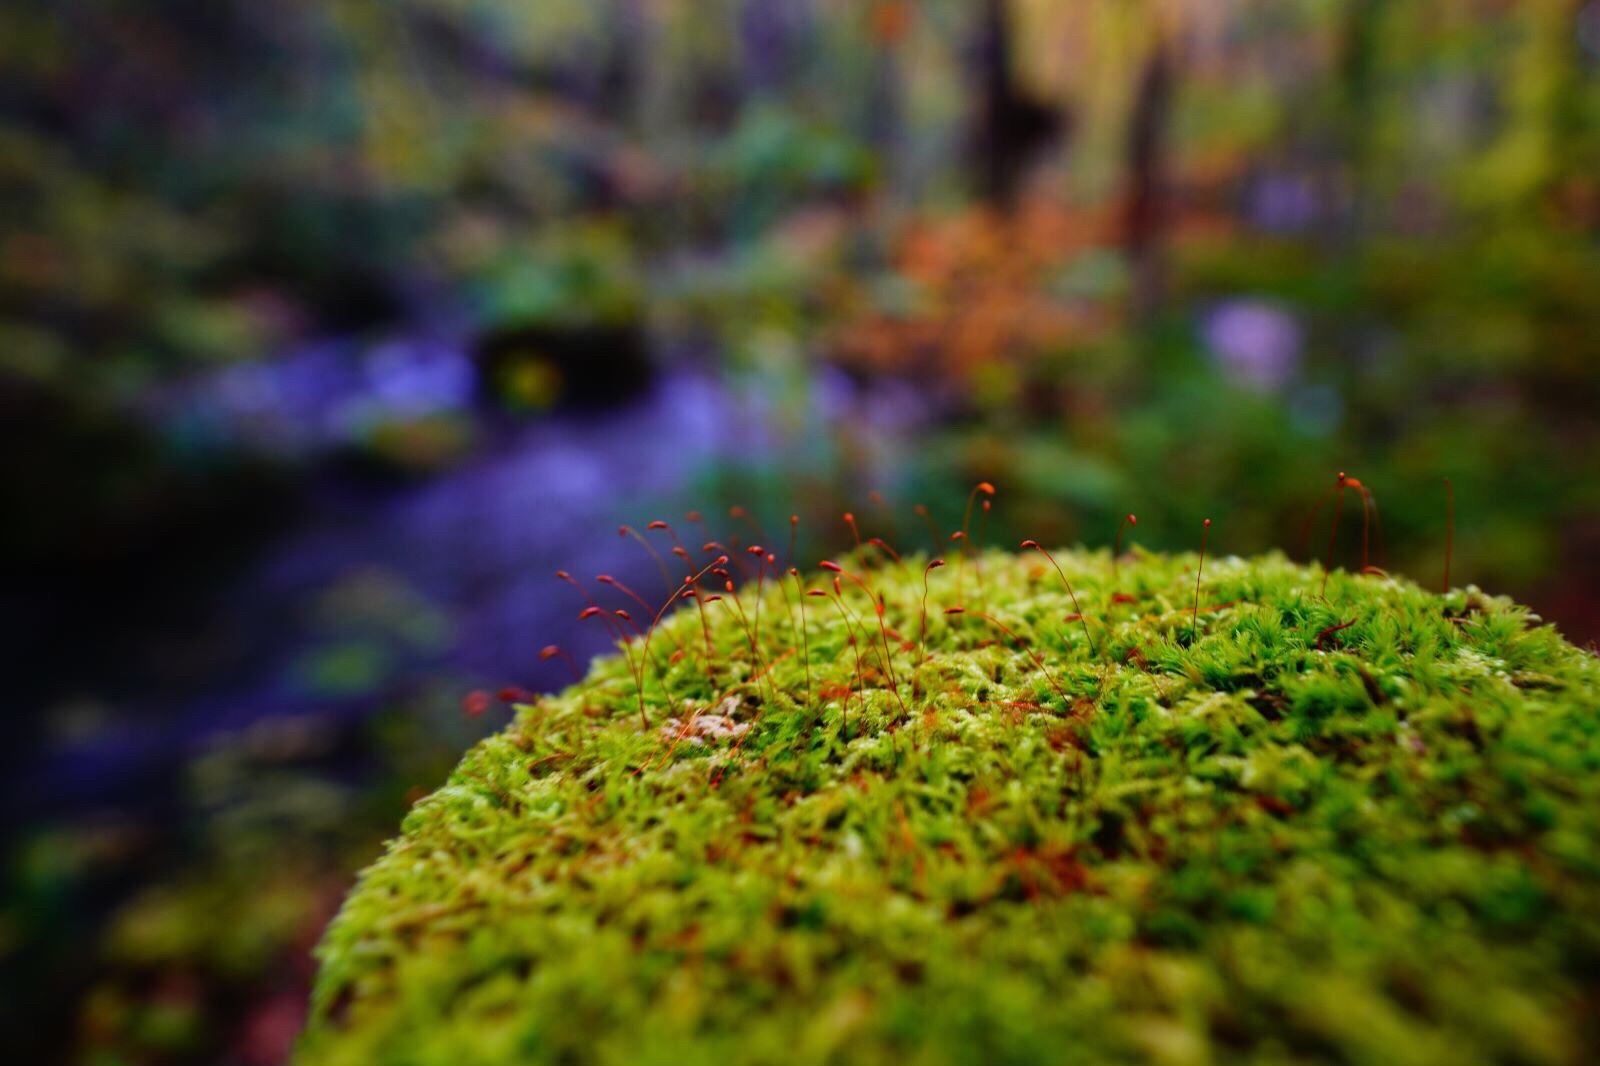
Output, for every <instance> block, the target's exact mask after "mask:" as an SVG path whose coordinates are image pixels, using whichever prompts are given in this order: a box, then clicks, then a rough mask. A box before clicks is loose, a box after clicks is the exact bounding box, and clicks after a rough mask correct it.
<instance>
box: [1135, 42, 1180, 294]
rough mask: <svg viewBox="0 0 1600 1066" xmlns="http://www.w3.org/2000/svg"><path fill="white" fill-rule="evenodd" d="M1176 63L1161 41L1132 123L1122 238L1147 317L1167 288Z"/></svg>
mask: <svg viewBox="0 0 1600 1066" xmlns="http://www.w3.org/2000/svg"><path fill="white" fill-rule="evenodd" d="M1172 95H1173V58H1172V51H1171V47H1170V46H1169V45H1168V44H1167V39H1166V37H1165V36H1158V37H1157V38H1156V39H1155V43H1154V44H1153V45H1152V47H1151V49H1150V55H1149V56H1148V57H1147V58H1146V59H1145V63H1144V69H1143V71H1142V72H1141V73H1140V75H1139V89H1138V92H1137V93H1136V94H1135V97H1134V102H1133V112H1132V114H1131V116H1130V117H1129V120H1128V140H1127V167H1128V171H1127V182H1126V188H1127V200H1126V204H1125V208H1124V215H1123V234H1124V238H1123V239H1124V241H1125V244H1126V248H1127V252H1128V260H1129V263H1130V264H1131V266H1132V268H1133V277H1134V297H1133V298H1134V308H1135V310H1136V311H1137V312H1138V313H1139V314H1148V313H1150V312H1152V311H1155V310H1156V309H1157V308H1159V307H1160V305H1161V300H1162V296H1163V294H1164V289H1165V286H1166V276H1165V275H1166V263H1165V259H1166V256H1165V246H1166V226H1167V194H1168V189H1167V181H1168V175H1167V125H1168V121H1169V118H1170V115H1171V112H1172Z"/></svg>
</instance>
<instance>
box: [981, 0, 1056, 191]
mask: <svg viewBox="0 0 1600 1066" xmlns="http://www.w3.org/2000/svg"><path fill="white" fill-rule="evenodd" d="M1011 34H1012V24H1011V13H1010V8H1009V6H1008V5H1007V3H1006V0H985V2H984V6H983V14H982V21H981V23H980V25H979V28H978V48H977V67H978V101H979V102H978V109H977V113H976V122H977V128H976V130H975V131H974V136H973V138H972V143H973V147H974V150H975V152H976V154H977V159H976V164H977V166H976V170H977V180H978V187H979V189H980V190H981V192H982V195H983V198H984V199H985V200H987V201H988V202H989V203H991V204H993V205H994V206H996V207H1001V208H1007V207H1010V206H1011V204H1012V203H1013V202H1014V201H1015V200H1016V194H1017V189H1018V187H1019V186H1020V185H1021V182H1022V178H1023V177H1024V176H1025V175H1026V173H1027V168H1028V164H1029V162H1030V161H1031V160H1032V159H1033V158H1034V156H1035V155H1036V154H1037V153H1038V151H1039V149H1041V148H1042V147H1044V146H1045V145H1046V144H1048V143H1049V142H1050V141H1051V140H1052V139H1053V138H1054V137H1055V135H1056V133H1057V132H1058V130H1059V129H1060V125H1061V120H1060V116H1059V115H1057V113H1056V112H1055V110H1054V109H1052V108H1050V107H1048V106H1046V105H1044V104H1041V103H1039V102H1038V101H1035V100H1032V99H1029V98H1028V97H1027V96H1026V95H1025V94H1024V93H1023V92H1022V91H1021V90H1020V89H1019V88H1018V87H1017V78H1016V71H1015V66H1016V63H1015V59H1014V57H1013V53H1012V42H1011Z"/></svg>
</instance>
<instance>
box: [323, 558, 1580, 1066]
mask: <svg viewBox="0 0 1600 1066" xmlns="http://www.w3.org/2000/svg"><path fill="white" fill-rule="evenodd" d="M869 561H870V562H871V563H872V569H870V570H869V569H867V567H866V563H867V562H869ZM1060 561H1061V564H1062V567H1063V569H1064V570H1065V573H1066V576H1067V577H1069V578H1070V579H1071V580H1072V582H1073V585H1074V587H1075V589H1076V592H1077V595H1078V602H1079V603H1080V604H1081V605H1082V607H1083V609H1084V611H1085V613H1086V617H1087V623H1085V621H1084V620H1081V619H1078V618H1075V617H1073V616H1074V615H1075V613H1076V612H1075V608H1074V606H1073V602H1072V600H1071V599H1070V598H1069V597H1068V595H1067V592H1066V590H1065V589H1064V588H1063V585H1062V581H1061V579H1060V578H1059V577H1058V575H1057V573H1056V572H1055V571H1054V570H1053V569H1052V568H1051V567H1050V565H1049V564H1048V563H1047V562H1046V560H1045V559H1044V558H1043V557H1042V556H1040V555H1038V554H1026V555H1022V556H1012V555H1005V554H1001V553H993V554H989V555H986V556H984V557H983V559H982V565H981V566H979V565H977V564H976V563H975V562H974V561H972V560H969V561H967V562H966V564H965V565H964V566H962V565H958V564H957V562H956V561H955V560H954V559H952V560H951V562H950V565H949V566H947V567H946V568H944V569H943V570H936V571H934V572H933V573H932V574H931V576H930V587H931V593H930V596H929V601H928V602H929V606H928V610H927V636H926V656H925V658H924V662H923V665H922V666H921V667H920V668H914V664H915V663H916V661H917V660H918V658H919V651H918V639H917V635H918V633H919V629H920V622H919V619H920V617H921V612H920V609H919V602H920V598H921V595H922V588H923V584H922V582H923V569H922V563H921V561H919V560H914V559H907V560H906V562H905V565H904V566H903V567H899V566H895V565H894V564H892V563H890V562H888V561H883V560H880V559H879V558H878V557H877V556H874V557H873V558H872V559H871V560H862V559H853V560H846V561H845V565H846V566H847V567H848V568H850V569H851V570H852V571H853V572H854V573H856V574H857V575H859V576H860V577H862V578H863V579H864V580H865V581H866V582H867V583H868V584H869V585H871V586H872V587H873V589H874V590H875V591H876V592H877V593H879V594H880V595H881V596H882V598H883V602H884V604H885V613H884V622H885V628H886V629H887V630H888V634H887V638H886V639H887V642H888V645H889V648H890V651H891V653H892V655H891V657H890V662H889V665H890V667H892V672H893V680H894V682H896V683H897V685H892V684H891V681H890V677H889V672H888V671H886V670H885V669H884V668H883V661H882V659H881V658H880V653H881V652H882V651H883V647H884V641H885V637H884V635H883V634H881V633H880V631H879V627H878V623H877V620H876V618H875V612H874V610H873V607H872V606H871V601H870V600H869V599H868V597H867V596H866V594H865V593H863V592H861V591H860V589H859V588H857V587H856V586H855V585H854V584H853V583H851V582H849V581H846V582H845V583H844V584H843V586H842V588H843V606H844V607H847V608H848V610H849V612H851V613H852V614H853V616H854V619H855V620H854V621H847V620H846V614H845V613H844V611H842V610H841V605H840V604H839V603H838V602H836V601H835V600H834V599H833V594H832V589H833V586H832V575H830V574H827V573H819V574H816V575H813V576H812V577H811V578H810V584H811V586H812V587H815V588H818V589H820V590H822V591H825V592H827V593H828V595H827V596H826V597H822V598H818V597H807V598H806V600H805V605H806V624H805V631H804V634H805V635H804V638H803V639H802V640H800V641H798V642H797V640H796V634H797V632H798V626H799V610H798V603H797V602H796V591H797V589H796V585H795V583H794V581H793V579H789V580H786V581H785V582H784V585H783V591H784V592H785V593H786V595H779V594H778V592H777V591H776V590H775V588H774V583H773V581H772V580H771V579H770V578H769V579H768V580H767V581H766V582H765V583H764V595H763V596H762V598H761V606H760V621H759V626H760V628H759V633H758V642H757V643H758V646H759V648H760V655H759V657H758V656H756V655H754V654H753V653H752V651H751V640H750V635H751V631H753V630H755V628H756V614H757V612H756V593H755V590H754V589H753V588H752V587H751V584H746V585H745V586H744V587H743V588H742V590H741V596H742V607H743V610H744V611H745V612H746V615H747V616H748V618H749V620H750V623H751V625H750V627H749V629H747V628H746V627H745V626H744V624H743V623H742V622H741V620H740V617H739V615H738V614H737V613H735V611H734V610H733V608H734V607H735V606H736V605H735V604H734V602H733V600H732V598H731V597H729V596H727V595H726V594H724V596H723V598H722V600H720V601H718V602H705V603H703V604H701V605H700V606H703V607H704V609H705V615H706V618H707V620H708V623H709V626H710V635H711V639H712V643H713V645H714V647H715V648H716V660H715V664H714V667H713V670H712V672H713V673H714V676H715V685H713V684H712V682H711V681H710V680H709V679H708V676H707V673H708V671H707V664H706V662H705V660H704V649H705V638H704V635H703V633H702V624H701V618H700V615H699V612H697V611H696V610H695V609H694V608H693V605H691V606H690V607H689V608H688V609H685V610H679V611H677V612H676V614H675V615H674V616H672V617H670V618H669V619H668V620H667V621H666V622H664V623H663V624H662V627H661V628H660V629H659V630H658V631H657V632H656V634H655V637H654V639H653V641H652V644H651V647H650V650H649V655H650V656H651V657H652V658H659V659H660V662H661V666H662V667H663V669H664V671H665V677H664V678H663V677H662V676H660V675H659V674H658V673H657V672H656V671H655V670H654V669H650V670H646V671H644V677H645V693H644V705H645V714H646V715H647V716H648V718H649V726H648V728H646V727H645V726H643V725H642V724H641V721H640V711H639V706H638V702H637V696H636V692H635V685H634V675H633V674H632V673H631V672H630V668H629V665H628V661H627V660H624V659H623V658H621V657H619V656H613V657H609V658H606V659H602V660H601V661H599V662H597V663H596V664H595V666H594V668H593V670H592V672H591V674H590V676H589V677H588V679H587V680H585V681H584V682H583V683H582V684H580V685H577V686H575V687H573V688H571V689H569V690H568V691H566V692H564V693H562V694H560V695H559V696H555V697H550V698H546V699H541V700H539V701H538V702H537V703H534V704H532V705H529V706H523V707H520V708H519V709H518V712H517V717H516V720H515V721H514V722H513V723H512V724H511V725H510V726H509V727H508V728H506V729H505V730H504V731H503V732H501V733H500V734H498V735H496V736H493V737H491V738H489V739H488V740H485V741H484V742H483V743H481V744H480V745H478V746H477V747H476V748H474V749H473V750H472V751H471V752H469V753H468V754H467V756H466V757H465V759H463V760H462V762H461V765H460V767H459V768H458V769H457V771H456V772H455V774H454V775H453V776H452V777H451V779H450V781H449V782H448V783H447V784H446V785H445V786H444V787H443V788H441V789H440V790H439V791H437V792H435V793H434V794H433V795H431V796H429V797H428V798H426V799H424V800H422V801H421V802H420V803H418V804H417V806H416V808H415V809H414V810H413V811H412V812H411V814H410V815H409V817H408V818H407V819H406V821H405V826H404V832H403V834H402V836H401V837H400V838H399V839H398V840H396V841H395V842H394V843H393V844H392V845H391V846H390V848H389V850H388V852H387V854H385V855H384V856H383V858H381V859H380V860H379V861H378V862H377V863H375V864H374V865H373V866H372V867H371V868H370V869H368V870H367V871H366V873H365V874H364V875H363V876H362V878H361V882H360V884H359V885H358V887H357V888H356V889H355V891H354V892H353V893H352V895H351V896H350V898H349V900H348V901H347V902H346V904H345V906H344V909H343V911H342V912H341V914H340V915H339V917H338V918H337V920H336V921H335V922H334V923H333V925H332V926H331V928H330V929H329V931H328V933H327V937H326V939H325V941H324V942H323V944H322V947H321V949H320V959H321V972H320V975H319V977H318V981H317V986H316V992H315V998H314V1004H313V1015H312V1019H311V1021H310V1024H309V1026H308V1029H307V1032H306V1034H305V1036H304V1038H303V1040H302V1043H301V1046H300V1051H299V1061H300V1062H302V1063H305V1064H316V1066H338V1064H344V1063H350V1064H366V1066H370V1064H374V1063H377V1064H388V1063H393V1064H402V1063H403V1064H413V1063H414V1064H418V1066H422V1064H438V1066H460V1064H463V1063H471V1064H475V1066H487V1064H499V1063H584V1064H591V1063H630V1064H637V1063H662V1064H685V1063H687V1064H693V1063H719V1064H721V1063H727V1064H733V1063H738V1064H747V1063H782V1064H803V1063H824V1062H864V1063H887V1062H904V1063H984V1064H994V1063H1013V1062H1014V1063H1075V1062H1106V1061H1115V1062H1150V1063H1265V1062H1293V1063H1324V1062H1329V1063H1332V1062H1339V1063H1346V1062H1347V1063H1449V1064H1458V1063H1464V1062H1475V1063H1476V1062H1516V1063H1594V1062H1600V1021H1597V1018H1596V1016H1597V1004H1600V776H1597V775H1596V769H1597V768H1600V699H1597V696H1600V668H1597V661H1596V659H1595V658H1594V657H1593V656H1592V655H1590V654H1588V653H1586V652H1584V651H1581V650H1579V649H1577V648H1574V647H1572V646H1571V645H1570V644H1568V643H1566V642H1565V641H1563V640H1562V639H1561V637H1560V636H1559V635H1558V634H1557V633H1556V632H1555V631H1554V630H1553V629H1551V628H1549V627H1547V626H1544V625H1541V624H1540V623H1539V620H1538V618H1536V617H1535V616H1533V615H1531V614H1530V613H1529V612H1528V611H1527V610H1525V609H1523V608H1521V607H1518V606H1516V605H1514V604H1512V603H1510V602H1508V601H1506V600H1503V599H1496V598H1492V597H1488V596H1485V595H1483V594H1481V593H1479V592H1478V591H1476V590H1474V589H1468V590H1456V591H1453V592H1451V593H1450V594H1449V595H1446V596H1439V595H1436V594H1432V593H1429V592H1425V591H1423V590H1422V589H1419V588H1418V587H1417V586H1415V585H1414V584H1411V583H1409V582H1406V581H1402V580H1398V579H1392V578H1387V577H1383V576H1381V575H1368V576H1355V575H1349V574H1345V573H1342V572H1341V573H1335V574H1333V575H1331V576H1330V578H1329V580H1328V581H1327V584H1326V590H1325V593H1324V590H1323V587H1322V586H1323V576H1322V571H1321V570H1319V569H1316V568H1304V567H1300V566H1297V565H1294V564H1292V563H1290V562H1288V561H1286V560H1285V559H1283V558H1281V557H1275V556H1274V557H1266V558H1260V559H1251V560H1245V559H1236V558H1228V559H1218V560H1207V562H1206V566H1205V572H1204V579H1203V582H1202V583H1201V586H1200V592H1199V611H1198V613H1193V612H1192V606H1193V599H1192V598H1193V597H1194V595H1195V592H1194V588H1195V575H1194V570H1193V567H1194V564H1195V559H1194V557H1193V556H1189V557H1173V558H1166V557H1160V556H1145V555H1139V556H1135V557H1130V558H1128V559H1125V560H1124V561H1123V563H1122V565H1121V568H1120V574H1118V575H1115V576H1114V573H1113V569H1112V564H1111V560H1110V559H1109V557H1108V556H1107V555H1105V554H1104V553H1100V554H1067V555H1062V556H1060ZM957 603H962V604H965V605H966V607H967V613H965V614H960V615H956V614H946V613H945V611H946V608H948V607H950V606H952V605H954V604H957ZM979 611H983V612H986V613H987V614H988V615H989V616H992V617H993V618H994V619H996V620H998V621H999V622H1002V623H1004V625H1005V626H1007V627H1009V628H1010V629H1012V630H1014V631H1015V632H1016V634H1017V637H1018V640H1017V641H1016V642H1014V641H1013V640H1012V639H1010V638H1009V637H1007V635H1006V634H1005V633H1004V632H1002V631H1001V630H1000V628H999V627H998V626H996V625H994V624H993V623H992V622H990V621H989V620H988V619H987V618H985V617H981V616H979V615H978V613H977V612H979ZM1337 626H1343V628H1334V627H1337ZM852 627H858V628H855V630H854V631H855V632H856V633H857V634H858V638H857V643H856V644H855V645H854V647H852V645H851V643H850V640H849V633H850V632H851V629H852ZM1022 641H1025V642H1026V645H1027V648H1028V649H1030V650H1027V651H1025V650H1023V648H1022V646H1021V644H1020V642H1022ZM1091 641H1092V646H1091ZM797 643H798V647H797V646H796V645H797ZM806 647H809V664H810V678H809V683H808V680H807V672H806V663H807V656H806V653H805V651H804V649H805V648H806ZM629 652H630V654H631V655H633V656H635V657H642V656H643V655H644V654H645V652H644V649H642V648H641V647H639V646H638V644H637V642H635V644H634V645H633V646H632V647H631V648H630V649H629ZM857 653H859V655H860V662H861V667H862V668H861V670H860V671H859V672H858V669H857V659H856V656H857ZM1034 656H1037V659H1035V657H1034ZM669 657H670V660H669ZM1041 665H1042V666H1043V667H1044V668H1047V669H1048V674H1046V673H1045V672H1044V670H1042V669H1041ZM763 670H765V673H763ZM686 708H687V710H686ZM690 720H692V722H693V724H692V727H691V728H690V732H691V733H692V734H693V735H692V736H691V737H689V738H687V739H680V738H682V736H683V732H684V730H683V728H682V726H683V723H684V722H685V721H690Z"/></svg>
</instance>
